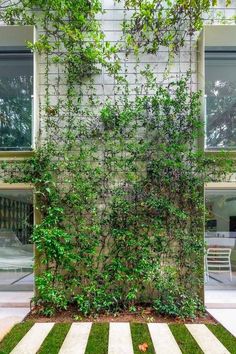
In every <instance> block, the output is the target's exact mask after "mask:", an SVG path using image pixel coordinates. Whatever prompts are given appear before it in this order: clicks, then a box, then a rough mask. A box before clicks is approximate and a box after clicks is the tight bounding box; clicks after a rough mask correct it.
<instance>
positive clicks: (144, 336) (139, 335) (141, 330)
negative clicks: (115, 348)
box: [130, 323, 155, 354]
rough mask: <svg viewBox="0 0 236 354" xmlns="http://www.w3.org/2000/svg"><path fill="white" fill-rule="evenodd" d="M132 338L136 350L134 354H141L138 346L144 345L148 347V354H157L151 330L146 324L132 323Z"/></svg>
mask: <svg viewBox="0 0 236 354" xmlns="http://www.w3.org/2000/svg"><path fill="white" fill-rule="evenodd" d="M130 329H131V336H132V342H133V348H134V354H140V353H141V351H140V350H139V348H138V346H139V345H140V344H143V343H147V345H148V350H147V353H148V354H155V350H154V347H153V344H152V339H151V337H150V333H149V329H148V326H147V324H146V323H131V324H130Z"/></svg>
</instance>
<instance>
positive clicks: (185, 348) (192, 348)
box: [169, 324, 213, 354]
mask: <svg viewBox="0 0 236 354" xmlns="http://www.w3.org/2000/svg"><path fill="white" fill-rule="evenodd" d="M169 328H170V330H171V332H172V334H173V335H174V337H175V340H176V342H177V343H178V345H179V347H180V349H181V351H182V353H183V354H202V353H203V351H202V350H201V348H200V347H199V346H198V344H197V342H196V341H195V339H194V338H193V336H192V335H191V333H190V332H189V331H188V329H187V328H186V327H185V325H184V324H169ZM212 354H213V353H212Z"/></svg>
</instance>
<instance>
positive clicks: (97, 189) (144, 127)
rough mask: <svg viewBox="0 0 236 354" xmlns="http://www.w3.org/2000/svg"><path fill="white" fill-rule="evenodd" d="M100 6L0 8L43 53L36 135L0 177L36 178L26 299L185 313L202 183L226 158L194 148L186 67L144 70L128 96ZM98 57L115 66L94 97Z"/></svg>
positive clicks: (51, 305) (200, 247)
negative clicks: (35, 258)
mask: <svg viewBox="0 0 236 354" xmlns="http://www.w3.org/2000/svg"><path fill="white" fill-rule="evenodd" d="M100 11H101V6H100V3H99V2H98V1H84V0H83V1H82V0H81V1H78V0H76V1H73V0H72V1H62V0H60V1H59V0H58V1H55V0H53V1H47V2H45V1H39V0H37V1H36V0H35V1H24V0H23V1H20V2H19V4H12V5H11V6H9V7H6V8H5V9H4V10H2V13H1V17H2V18H3V19H4V21H5V22H6V23H9V24H15V23H18V24H35V25H36V26H37V28H39V27H40V26H41V28H42V31H43V32H44V34H42V35H41V36H40V38H39V40H38V41H37V42H36V43H35V44H30V46H31V48H32V49H33V50H35V51H37V52H38V53H39V54H40V55H42V56H44V57H45V62H46V64H45V97H44V100H43V101H42V102H41V105H40V117H41V120H42V122H43V124H44V134H43V135H41V136H40V137H39V141H38V143H37V148H36V150H35V152H34V153H33V155H32V157H30V158H28V159H26V160H24V161H20V162H16V163H7V162H6V163H4V164H3V165H2V167H3V170H4V172H3V177H4V180H5V181H7V182H11V183H17V182H23V183H32V184H33V185H34V186H35V195H36V200H37V207H38V209H39V211H40V213H41V215H42V222H41V224H39V225H37V226H35V229H34V233H33V237H32V239H33V242H34V243H35V246H36V249H37V252H38V255H39V257H40V262H41V267H40V268H37V274H36V286H37V294H36V296H35V298H34V302H35V304H36V306H37V309H38V310H39V311H41V312H43V313H44V314H46V315H52V314H53V313H54V312H55V311H58V310H61V309H66V308H67V307H68V305H69V304H75V305H76V306H77V308H78V311H80V312H82V313H83V314H85V315H87V314H90V313H101V312H103V313H104V312H106V311H108V312H116V311H119V310H122V309H129V310H131V311H135V310H136V306H137V305H139V304H143V305H147V304H148V305H149V306H152V308H153V309H155V310H156V311H158V313H163V314H169V315H173V316H182V317H194V316H195V315H196V313H197V311H199V309H201V306H202V301H201V296H200V290H201V287H202V281H203V269H202V264H203V253H204V244H203V219H204V203H203V187H204V182H209V181H219V180H224V179H225V178H226V176H227V175H228V173H230V172H231V171H232V168H233V164H232V161H231V160H230V159H228V158H227V156H226V155H225V154H223V153H222V154H219V155H217V157H216V158H212V157H207V156H205V154H204V152H202V151H201V150H199V149H197V144H196V141H197V140H198V138H200V137H201V135H202V131H203V125H202V122H201V120H200V103H199V97H200V93H199V92H197V93H191V92H190V90H189V82H188V80H189V77H188V76H187V77H183V78H181V79H180V80H179V81H177V82H173V83H171V84H169V86H168V87H164V86H161V85H159V84H158V82H157V81H156V79H155V77H154V76H153V75H152V73H151V72H150V71H148V70H146V71H144V72H143V76H144V84H143V87H142V88H141V91H139V90H138V89H137V90H136V94H135V95H134V97H133V96H131V93H130V88H129V85H128V83H127V82H126V85H125V87H123V86H122V85H121V83H124V82H125V80H123V78H121V77H120V76H119V75H118V74H119V62H118V61H116V59H117V53H116V48H115V47H113V46H112V45H110V44H109V43H108V44H106V42H104V41H103V39H104V36H103V33H102V31H101V30H100V26H99V22H98V21H97V20H96V15H97V14H98V13H99V12H100ZM196 11H197V10H196ZM171 28H172V23H170V24H169V27H166V31H167V32H168V31H170V32H171ZM156 41H159V44H160V43H161V41H160V40H159V39H158V38H156ZM153 43H154V42H153ZM111 57H112V58H113V59H114V60H113V61H112V63H111V62H110V58H111ZM52 65H54V66H56V68H57V72H58V75H57V78H56V81H51V79H50V68H51V66H52ZM101 66H102V67H106V68H107V69H108V70H109V72H110V73H111V74H112V75H115V77H116V79H117V80H118V79H119V77H120V82H118V86H119V85H120V91H119V90H117V92H119V95H114V97H113V99H107V100H106V101H105V103H103V104H96V101H97V96H96V92H94V85H93V82H92V78H93V75H94V74H96V73H97V72H98V71H99V69H100V67H101ZM62 68H63V69H62ZM90 79H91V80H90ZM63 80H64V82H65V84H64V86H63V84H62V83H61V81H63ZM63 90H64V91H63ZM52 92H53V93H54V96H53V98H52ZM62 92H63V93H62ZM143 92H145V94H143Z"/></svg>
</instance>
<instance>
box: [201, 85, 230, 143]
mask: <svg viewBox="0 0 236 354" xmlns="http://www.w3.org/2000/svg"><path fill="white" fill-rule="evenodd" d="M206 93H207V97H206V115H207V123H206V130H207V147H208V148H211V147H212V148H223V147H226V148H232V147H236V82H229V81H221V80H216V81H214V82H206Z"/></svg>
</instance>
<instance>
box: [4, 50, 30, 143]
mask: <svg viewBox="0 0 236 354" xmlns="http://www.w3.org/2000/svg"><path fill="white" fill-rule="evenodd" d="M32 94H33V54H32V53H31V52H29V51H27V50H22V49H21V50H19V49H18V50H9V51H7V50H2V49H0V150H30V149H31V148H32Z"/></svg>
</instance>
